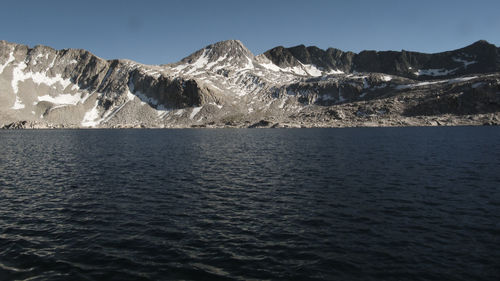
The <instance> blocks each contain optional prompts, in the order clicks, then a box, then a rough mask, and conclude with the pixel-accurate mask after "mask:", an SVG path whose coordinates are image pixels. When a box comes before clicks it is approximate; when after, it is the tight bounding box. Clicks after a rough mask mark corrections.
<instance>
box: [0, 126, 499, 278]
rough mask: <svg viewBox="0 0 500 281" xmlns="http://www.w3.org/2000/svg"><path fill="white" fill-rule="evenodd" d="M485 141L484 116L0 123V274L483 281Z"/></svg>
mask: <svg viewBox="0 0 500 281" xmlns="http://www.w3.org/2000/svg"><path fill="white" fill-rule="evenodd" d="M495 147H500V131H499V130H498V128H495V127H488V128H385V129H382V128H380V129H368V128H365V129H318V130H316V129H308V130H166V131H163V130H85V131H78V130H76V131H74V130H67V131H66V130H54V131H20V132H13V131H2V132H0V148H2V152H3V153H2V156H1V157H0V225H1V226H2V227H1V229H0V280H496V279H497V277H498V276H500V270H499V268H500V263H499V262H498V261H500V243H499V242H500V241H499V239H498V237H500V223H498V222H499V221H500V188H499V187H500V174H499V173H498V171H499V170H500V162H499V159H500V151H498V150H497V149H493V148H495ZM486 148H489V149H486Z"/></svg>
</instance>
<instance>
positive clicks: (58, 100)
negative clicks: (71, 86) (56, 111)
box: [38, 93, 83, 105]
mask: <svg viewBox="0 0 500 281" xmlns="http://www.w3.org/2000/svg"><path fill="white" fill-rule="evenodd" d="M38 101H48V102H51V103H54V104H65V105H76V104H78V102H83V100H82V98H81V97H80V94H79V93H76V94H74V95H71V94H60V95H57V96H55V97H52V96H50V95H44V96H39V97H38Z"/></svg>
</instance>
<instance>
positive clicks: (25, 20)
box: [0, 0, 500, 64]
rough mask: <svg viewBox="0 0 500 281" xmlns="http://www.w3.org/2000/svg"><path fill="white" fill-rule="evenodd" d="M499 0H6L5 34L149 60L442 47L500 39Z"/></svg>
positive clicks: (0, 20)
mask: <svg viewBox="0 0 500 281" xmlns="http://www.w3.org/2000/svg"><path fill="white" fill-rule="evenodd" d="M499 13H500V1H499V0H475V1H471V0H468V1H463V0H455V1H449V0H443V1H439V0H432V1H428V0H418V1H404V0H394V1H392V0H378V1H373V0H372V1H370V0H366V1H361V0H345V1H343V0H339V1H334V0H307V1H305V0H301V1H294V0H283V1H280V0H264V1H261V0H254V1H249V0H247V1H243V0H240V1H239V0H206V1H194V0H172V1H167V0H163V1H161V0H158V1H153V0H136V1H128V0H120V1H114V0H113V1H111V0H110V1H106V0H100V1H95V0H80V1H72V0H64V1H60V0H52V1H51V0H46V1H41V0H37V1H27V0H24V1H22V0H5V1H2V4H1V10H0V40H7V41H10V42H16V43H23V44H27V45H29V46H34V45H37V44H42V45H48V46H51V47H54V48H56V49H63V48H82V49H87V50H89V51H91V52H93V53H94V54H96V55H98V56H100V57H103V58H106V59H112V58H128V59H132V60H135V61H138V62H141V63H146V64H163V63H169V62H176V61H178V60H180V59H181V58H183V57H185V56H187V55H189V54H190V53H192V52H194V51H196V50H198V49H201V48H203V47H204V46H206V45H208V44H210V43H214V42H217V41H221V40H227V39H239V40H241V41H242V42H243V44H245V45H246V46H247V47H248V48H249V49H250V50H251V51H252V52H253V53H254V54H260V53H262V52H264V51H266V50H268V49H270V48H273V47H275V46H279V45H283V46H286V47H291V46H295V45H299V44H304V45H315V46H318V47H320V48H323V49H326V48H328V47H335V48H339V49H342V50H345V51H354V52H359V51H361V50H363V49H371V50H401V49H405V50H414V51H421V52H439V51H445V50H451V49H456V48H460V47H463V46H465V45H468V44H471V43H473V42H475V41H477V40H479V39H484V40H487V41H489V42H490V43H493V44H495V45H497V46H498V45H500V16H499Z"/></svg>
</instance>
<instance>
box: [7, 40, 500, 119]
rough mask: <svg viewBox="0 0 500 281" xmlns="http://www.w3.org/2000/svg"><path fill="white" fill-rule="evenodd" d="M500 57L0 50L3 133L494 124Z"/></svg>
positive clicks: (489, 49) (300, 50) (234, 49)
mask: <svg viewBox="0 0 500 281" xmlns="http://www.w3.org/2000/svg"><path fill="white" fill-rule="evenodd" d="M499 53H500V50H499V48H497V47H496V46H494V45H491V44H489V43H487V42H485V41H478V42H476V43H474V44H472V45H470V46H467V47H465V48H462V49H458V50H454V51H449V52H443V53H437V54H423V53H417V52H408V51H401V52H394V51H386V52H375V51H363V52H360V53H359V54H356V53H352V52H343V51H341V50H338V49H333V48H329V49H327V50H322V49H319V48H317V47H314V46H312V47H306V46H303V45H300V46H296V47H292V48H284V47H276V48H273V49H271V50H269V51H267V52H265V53H264V54H261V55H257V56H255V55H254V54H252V52H250V51H249V50H248V49H247V48H246V47H245V46H244V45H243V44H242V43H241V42H240V41H237V40H228V41H223V42H218V43H215V44H212V45H209V46H206V47H205V48H203V49H201V50H199V51H196V52H194V53H193V54H191V55H190V56H188V57H186V58H184V59H182V60H181V61H179V62H177V63H173V64H164V65H143V64H139V63H136V62H133V61H129V60H103V59H101V58H99V57H97V56H95V55H93V54H91V53H90V52H88V51H85V50H75V49H69V50H54V49H52V48H50V47H45V46H36V47H34V48H29V47H27V46H25V45H19V44H14V43H8V42H5V41H0V126H5V127H6V128H53V127H71V128H88V127H99V128H108V127H162V128H163V127H335V126H407V125H440V124H443V125H461V124H463V125H466V124H474V125H478V124H497V123H498V122H500V117H499V111H500V101H499V97H500V86H499V85H500V74H499V70H500V55H499Z"/></svg>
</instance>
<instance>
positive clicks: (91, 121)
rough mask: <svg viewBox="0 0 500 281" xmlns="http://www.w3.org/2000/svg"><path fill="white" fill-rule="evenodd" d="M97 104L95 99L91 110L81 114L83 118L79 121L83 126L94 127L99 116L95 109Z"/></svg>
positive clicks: (97, 122)
mask: <svg viewBox="0 0 500 281" xmlns="http://www.w3.org/2000/svg"><path fill="white" fill-rule="evenodd" d="M98 104H99V101H97V100H96V102H95V105H94V107H93V108H92V109H91V110H89V111H87V112H86V113H85V115H84V116H83V120H82V123H81V124H82V126H83V127H95V126H97V125H98V124H99V121H97V119H98V118H99V111H98V110H97V105H98Z"/></svg>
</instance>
